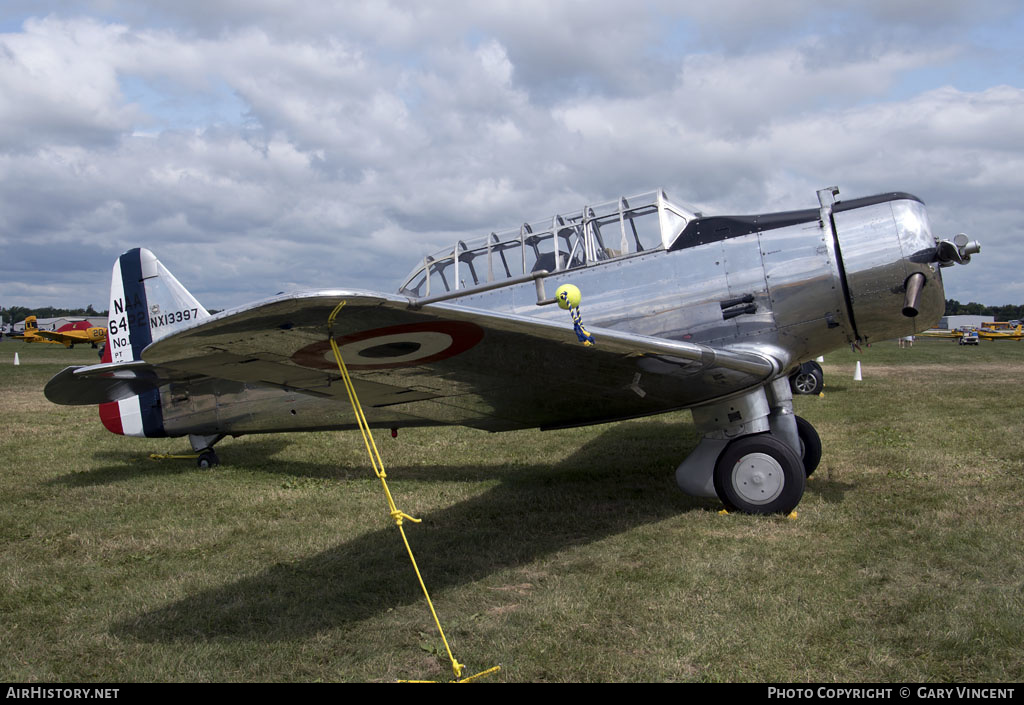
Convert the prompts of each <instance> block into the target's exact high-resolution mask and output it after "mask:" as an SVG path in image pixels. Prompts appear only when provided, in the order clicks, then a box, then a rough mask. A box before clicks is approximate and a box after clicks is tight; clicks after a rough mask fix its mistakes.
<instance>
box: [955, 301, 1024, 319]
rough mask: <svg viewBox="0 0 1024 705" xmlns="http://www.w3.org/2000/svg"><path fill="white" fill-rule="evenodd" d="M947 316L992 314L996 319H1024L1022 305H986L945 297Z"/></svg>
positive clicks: (1023, 307) (1023, 306)
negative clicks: (964, 302)
mask: <svg viewBox="0 0 1024 705" xmlns="http://www.w3.org/2000/svg"><path fill="white" fill-rule="evenodd" d="M946 315H947V316H992V317H993V318H995V320H997V321H1019V320H1021V319H1024V305H1020V306H1014V305H1013V304H1008V305H1006V306H986V305H984V304H979V303H976V302H974V301H971V302H970V303H966V304H962V303H960V302H959V301H957V300H956V299H946Z"/></svg>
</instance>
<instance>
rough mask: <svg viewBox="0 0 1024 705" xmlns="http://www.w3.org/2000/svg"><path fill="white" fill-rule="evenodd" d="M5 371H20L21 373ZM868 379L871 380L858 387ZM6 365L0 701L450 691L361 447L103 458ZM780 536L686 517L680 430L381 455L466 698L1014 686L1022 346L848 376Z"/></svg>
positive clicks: (280, 438)
mask: <svg viewBox="0 0 1024 705" xmlns="http://www.w3.org/2000/svg"><path fill="white" fill-rule="evenodd" d="M14 352H18V353H20V359H21V365H20V366H17V367H15V366H13V364H12V361H13V357H14ZM857 360H860V361H861V363H862V365H863V376H864V379H863V381H861V382H854V381H853V373H854V366H855V363H856V361H857ZM94 361H95V353H94V351H91V350H89V349H87V348H85V349H81V348H80V349H76V350H64V349H63V348H58V347H57V346H41V345H25V344H23V343H19V342H13V341H9V342H4V343H2V344H0V424H2V428H3V434H2V438H0V444H2V451H3V457H4V458H5V461H6V462H5V470H4V472H3V473H2V474H0V499H2V502H0V536H2V542H3V543H2V545H3V550H2V554H0V657H2V658H0V680H2V681H14V682H26V681H113V682H134V681H393V680H396V679H400V678H417V679H423V678H431V679H442V680H443V679H448V678H450V677H451V670H450V666H449V664H448V661H447V658H446V657H445V656H444V651H443V647H442V645H441V643H440V640H439V638H438V637H437V635H436V631H435V629H434V627H433V624H432V621H431V619H430V616H429V612H428V610H427V607H426V605H425V603H424V601H423V598H422V595H421V593H420V590H419V587H418V585H417V583H416V581H415V577H414V575H413V573H412V569H411V568H410V565H409V561H408V558H407V556H406V555H405V550H404V547H403V546H402V543H401V538H400V536H399V534H398V531H397V529H396V528H395V527H394V525H393V523H392V522H391V520H390V519H389V518H388V516H387V512H386V505H385V501H384V498H383V496H382V493H381V489H380V485H379V483H378V481H377V480H376V479H374V478H373V476H372V473H371V470H370V468H369V465H368V462H367V460H366V456H365V451H364V450H363V448H362V443H361V440H360V439H359V436H358V434H355V433H309V434H292V435H270V436H251V437H246V438H241V439H228V440H225V441H224V442H222V443H221V444H220V445H219V446H218V451H219V454H220V456H221V460H222V463H223V464H222V465H221V466H219V467H218V468H216V469H214V470H212V471H210V470H200V469H198V468H196V467H194V464H193V462H192V461H188V460H164V461H153V460H150V459H149V458H148V455H149V453H151V452H163V453H173V452H178V453H181V452H186V451H187V447H188V444H187V441H185V440H182V439H177V440H175V439H159V440H147V439H133V438H122V437H119V436H114V435H112V434H110V433H108V432H107V431H106V430H105V429H103V428H102V426H101V425H100V424H99V420H98V417H97V413H96V410H95V408H93V407H60V406H54V405H52V404H50V403H48V402H47V401H46V400H45V398H44V397H43V394H42V388H43V385H44V384H45V382H46V380H47V379H48V378H49V377H50V376H51V375H53V374H54V373H56V372H57V371H58V370H60V369H61V368H62V367H63V366H64V365H67V364H90V363H92V362H94ZM824 370H825V379H826V388H825V394H824V396H823V397H820V398H819V397H814V398H806V397H798V398H797V400H796V406H797V412H798V413H799V414H801V415H802V416H804V417H806V418H807V419H808V420H810V421H811V422H812V423H813V424H814V425H815V426H816V427H817V429H818V431H819V432H820V434H821V437H822V440H823V444H824V456H823V459H822V463H821V466H820V468H819V469H818V471H817V472H816V473H815V476H814V477H813V479H812V480H811V481H810V482H809V483H808V489H807V493H806V494H805V496H804V499H803V502H802V503H801V504H800V507H799V509H798V512H799V516H798V518H796V519H786V518H782V517H768V518H765V517H750V516H744V515H735V514H733V515H720V514H719V513H718V511H719V509H720V508H721V507H720V505H719V504H718V503H717V502H716V501H713V500H704V499H694V498H690V497H687V496H686V495H683V494H682V493H681V492H680V491H679V490H678V489H677V488H676V486H675V481H674V477H673V473H674V469H675V466H676V465H677V464H678V463H679V462H680V461H681V460H682V459H683V457H684V456H685V455H686V454H687V453H688V452H689V451H690V450H691V449H692V448H693V447H694V446H695V445H696V443H697V441H698V436H697V434H696V433H695V431H694V429H693V427H692V425H691V423H690V416H689V413H680V414H672V415H666V416H661V417H655V418H650V419H641V420H636V421H631V422H625V423H619V424H611V425H606V426H598V427H592V428H586V429H575V430H569V431H559V432H545V433H542V432H539V431H526V432H516V433H509V434H493V435H492V434H487V433H483V432H478V431H473V430H469V429H462V428H446V429H404V430H402V431H401V432H400V434H399V437H398V439H392V438H390V437H389V435H388V434H387V433H386V432H384V433H378V434H377V440H378V443H379V444H380V446H381V448H382V452H383V454H384V459H385V462H386V464H387V467H388V475H389V480H390V485H391V488H392V491H393V492H394V494H395V496H396V500H397V503H398V505H399V507H400V508H401V509H403V510H404V511H406V512H407V513H409V514H411V515H413V516H416V517H418V518H422V519H423V523H422V524H415V525H412V524H407V525H406V526H407V530H408V534H409V537H410V541H411V543H412V546H413V548H414V550H415V552H416V557H417V560H418V561H419V563H420V566H421V568H422V570H423V573H424V576H425V578H426V581H427V585H428V587H429V588H430V589H431V592H432V595H433V597H434V600H435V605H436V607H437V610H438V613H439V615H440V617H441V619H442V622H443V624H444V625H445V629H446V632H447V634H448V636H449V640H450V642H451V644H452V647H453V649H454V651H455V654H456V656H457V658H458V659H459V660H460V661H461V662H462V663H465V664H466V671H467V673H475V672H477V671H481V670H483V669H486V668H489V667H491V666H495V665H499V664H500V665H501V666H502V670H501V672H500V673H499V674H496V675H493V676H490V677H489V678H488V679H489V680H492V681H768V682H800V681H825V682H829V681H846V682H850V681H856V682H863V681H985V682H988V681H1001V682H1002V681H1020V680H1022V679H1024V648H1022V638H1021V635H1022V634H1024V557H1022V556H1024V551H1022V549H1021V540H1022V533H1024V529H1022V526H1024V499H1022V491H1021V488H1022V486H1024V482H1022V480H1024V459H1022V458H1024V456H1022V453H1021V444H1022V439H1024V414H1022V411H1021V400H1022V399H1024V375H1022V370H1024V344H1021V343H1016V342H996V343H987V342H983V343H982V344H981V346H979V347H978V348H963V347H959V346H957V345H956V344H953V343H949V342H946V341H920V342H918V343H917V345H915V346H914V347H913V348H912V349H910V350H900V349H898V348H897V347H896V344H895V343H883V344H879V345H875V346H873V347H872V348H866V349H865V350H864V351H863V352H860V353H853V352H851V351H842V352H837V353H834V354H832V355H828V356H826V358H825V363H824Z"/></svg>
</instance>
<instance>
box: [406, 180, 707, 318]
mask: <svg viewBox="0 0 1024 705" xmlns="http://www.w3.org/2000/svg"><path fill="white" fill-rule="evenodd" d="M699 215H700V214H699V213H696V212H694V211H692V210H690V209H689V208H686V207H683V206H680V205H677V204H675V203H672V202H671V201H669V200H668V197H667V196H666V195H665V192H664V191H663V190H661V189H659V190H657V191H652V192H650V193H645V194H641V195H639V196H631V197H629V198H625V197H623V198H619V199H618V200H617V201H609V202H608V203H602V204H600V205H596V206H585V207H583V208H582V209H581V210H578V211H575V212H572V213H566V214H556V215H554V216H552V217H551V218H550V219H545V220H542V221H536V222H532V223H523V224H522V225H521V226H519V227H518V228H512V229H509V230H503V231H501V232H492V233H491V234H490V235H486V236H484V237H481V238H476V239H473V240H467V241H463V240H459V241H458V242H457V243H455V245H454V247H448V248H445V249H443V250H441V251H440V252H435V253H434V254H432V255H428V256H427V257H425V258H424V259H423V261H422V262H420V263H419V264H418V265H416V268H415V269H413V271H412V273H411V274H410V275H409V276H408V277H407V278H406V280H405V283H404V284H403V285H402V287H401V288H400V289H399V293H400V294H405V295H406V296H414V297H416V298H422V297H428V296H440V295H444V294H447V293H450V292H453V291H459V290H462V289H466V290H470V289H474V288H477V287H482V286H486V285H493V284H495V283H500V282H502V281H509V282H511V281H512V280H515V279H520V278H524V277H526V278H529V277H530V276H531V275H534V274H536V273H538V272H542V271H546V272H559V271H564V270H567V269H575V268H577V267H588V266H592V265H595V264H599V263H602V262H606V261H609V260H612V259H617V258H620V257H630V256H635V255H638V254H642V253H646V252H652V251H656V250H664V249H668V248H669V247H670V246H671V245H672V242H673V241H675V239H676V238H677V237H678V236H679V235H680V233H682V232H683V229H684V228H685V227H686V224H687V223H688V222H690V221H691V220H693V219H694V218H696V217H698V216H699Z"/></svg>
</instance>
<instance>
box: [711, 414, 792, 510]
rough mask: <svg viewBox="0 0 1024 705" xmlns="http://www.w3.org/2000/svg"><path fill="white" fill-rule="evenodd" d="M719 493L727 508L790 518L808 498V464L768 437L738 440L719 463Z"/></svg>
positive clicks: (786, 447) (728, 448) (715, 476)
mask: <svg viewBox="0 0 1024 705" xmlns="http://www.w3.org/2000/svg"><path fill="white" fill-rule="evenodd" d="M714 482H715V492H717V493H718V498H719V499H721V500H722V503H723V504H725V506H726V508H728V509H730V510H735V511H740V512H745V513H747V514H777V513H782V514H788V513H789V512H791V511H793V509H794V508H795V507H796V505H797V504H799V503H800V498H801V497H803V496H804V486H805V484H806V482H807V475H806V473H805V471H804V464H803V462H802V461H801V460H800V458H798V457H797V455H796V453H794V452H793V451H792V450H791V449H790V448H789V446H787V445H786V444H785V443H783V442H782V441H779V440H777V439H775V438H773V437H772V436H770V435H768V434H766V433H759V434H755V435H752V436H744V437H743V438H737V439H736V440H735V441H733V442H732V443H730V444H729V445H727V446H726V447H725V450H724V451H723V452H722V454H721V455H720V456H718V462H716V463H715V475H714Z"/></svg>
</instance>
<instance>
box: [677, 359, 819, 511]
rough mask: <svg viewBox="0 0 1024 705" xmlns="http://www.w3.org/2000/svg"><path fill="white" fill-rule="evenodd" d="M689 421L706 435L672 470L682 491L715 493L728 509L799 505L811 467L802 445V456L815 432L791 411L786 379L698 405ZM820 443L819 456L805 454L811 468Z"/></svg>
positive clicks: (776, 508)
mask: <svg viewBox="0 0 1024 705" xmlns="http://www.w3.org/2000/svg"><path fill="white" fill-rule="evenodd" d="M693 420H694V423H695V424H696V425H697V428H698V429H699V430H700V431H701V432H702V433H703V434H704V438H703V439H702V440H701V442H700V444H699V445H698V446H697V447H696V448H695V449H694V451H693V452H692V453H691V454H690V455H689V456H688V457H687V458H686V460H684V461H683V462H682V464H681V465H680V466H679V467H678V468H677V469H676V482H677V483H678V484H679V487H680V488H681V489H682V490H683V491H684V492H686V493H687V494H691V495H694V496H697V497H718V498H719V499H720V500H722V503H723V504H725V506H726V507H727V508H729V509H732V510H737V511H741V512H747V513H749V514H774V513H785V514H788V513H789V512H791V511H792V510H793V509H794V508H795V507H796V505H797V504H799V503H800V499H801V497H803V494H804V487H805V483H806V476H807V474H809V472H810V471H813V467H811V469H810V471H809V470H807V469H806V467H805V460H803V459H801V449H802V448H804V449H805V451H804V453H805V455H806V448H807V446H809V445H811V443H810V442H809V440H807V439H810V438H811V436H810V434H813V437H814V438H817V434H816V433H814V429H813V428H812V427H811V426H810V424H808V423H807V422H806V421H804V420H803V419H799V420H798V419H797V417H796V416H795V415H794V414H793V395H792V391H791V390H790V387H789V380H788V379H786V378H780V379H777V380H775V381H774V382H772V383H771V384H769V385H768V386H767V387H760V388H758V389H755V390H753V391H751V392H748V393H747V394H744V395H743V396H741V397H736V398H734V399H730V400H728V401H725V402H718V403H714V404H709V405H706V406H701V407H697V408H695V409H693ZM808 428H809V429H810V433H808V432H807V430H806V429H808ZM801 429H803V431H801ZM801 441H804V443H803V445H801ZM820 447H821V445H820V441H818V443H817V458H813V459H812V458H811V457H808V458H807V460H813V465H814V466H816V465H817V459H818V458H820V456H821V453H820ZM811 455H813V448H812V454H811Z"/></svg>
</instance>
